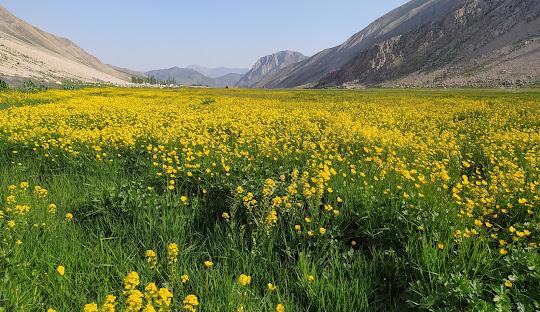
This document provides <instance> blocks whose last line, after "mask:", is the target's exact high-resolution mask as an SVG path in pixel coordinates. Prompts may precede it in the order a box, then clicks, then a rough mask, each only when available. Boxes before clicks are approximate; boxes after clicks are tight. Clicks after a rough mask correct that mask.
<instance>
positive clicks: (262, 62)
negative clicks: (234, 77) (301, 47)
mask: <svg viewBox="0 0 540 312" xmlns="http://www.w3.org/2000/svg"><path fill="white" fill-rule="evenodd" d="M305 59H307V57H306V56H305V55H303V54H302V53H299V52H293V51H280V52H277V53H274V54H271V55H267V56H264V57H261V58H260V59H259V60H258V61H257V63H255V65H253V67H252V68H251V70H250V71H249V72H247V73H246V74H245V75H244V77H242V79H240V80H239V81H238V82H237V83H236V85H237V86H240V87H260V86H263V85H260V84H259V82H260V81H261V80H263V79H264V78H265V77H267V76H269V75H271V74H272V73H274V72H277V71H279V70H280V69H282V68H284V67H286V66H288V65H291V64H295V63H298V62H300V61H303V60H305Z"/></svg>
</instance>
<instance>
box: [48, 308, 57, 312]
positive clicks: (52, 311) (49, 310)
mask: <svg viewBox="0 0 540 312" xmlns="http://www.w3.org/2000/svg"><path fill="white" fill-rule="evenodd" d="M47 312H56V310H53V309H48V310H47Z"/></svg>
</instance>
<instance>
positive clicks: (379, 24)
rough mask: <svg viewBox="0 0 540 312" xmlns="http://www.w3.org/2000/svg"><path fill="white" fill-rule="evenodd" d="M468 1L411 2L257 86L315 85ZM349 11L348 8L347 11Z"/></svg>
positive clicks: (274, 73) (266, 78)
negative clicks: (363, 54) (356, 58)
mask: <svg viewBox="0 0 540 312" xmlns="http://www.w3.org/2000/svg"><path fill="white" fill-rule="evenodd" d="M464 1H465V0H412V1H409V2H408V3H406V4H404V5H402V6H400V7H399V8H396V9H395V10H392V11H391V12H389V13H387V14H385V15H384V16H382V17H380V18H379V19H377V20H375V21H374V22H373V23H371V24H370V25H368V26H367V27H366V28H364V29H363V30H361V31H359V32H358V33H356V34H354V35H353V36H351V37H350V38H349V39H348V40H347V41H345V42H344V43H342V44H341V45H339V46H336V47H333V48H329V49H325V50H323V51H321V52H319V53H317V54H315V55H314V56H312V57H310V58H308V59H306V60H304V61H301V62H298V63H295V64H293V65H290V66H286V67H284V68H283V69H281V70H278V71H275V72H273V73H272V74H270V75H268V76H267V77H265V78H264V79H262V80H261V81H260V82H259V83H257V85H256V86H257V87H265V88H294V87H298V86H302V85H306V84H315V83H317V81H319V80H320V79H321V78H323V77H324V76H325V75H327V74H329V73H330V72H332V71H333V70H337V69H339V68H340V67H341V66H343V64H345V63H346V62H347V61H349V60H350V59H351V58H353V57H354V56H356V55H357V54H358V53H360V52H362V51H365V50H367V49H369V48H370V47H371V46H373V45H374V44H377V43H380V42H383V41H385V40H388V39H390V38H393V37H395V36H399V35H402V34H404V33H406V32H408V31H410V30H413V29H416V28H417V27H419V26H420V25H423V24H425V23H427V22H429V21H432V20H434V19H436V18H439V17H441V16H445V15H447V14H448V13H449V12H451V11H452V9H453V8H454V7H455V6H456V5H459V4H460V3H462V2H464ZM345 9H346V8H345Z"/></svg>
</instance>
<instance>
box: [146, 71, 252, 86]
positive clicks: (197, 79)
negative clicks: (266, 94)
mask: <svg viewBox="0 0 540 312" xmlns="http://www.w3.org/2000/svg"><path fill="white" fill-rule="evenodd" d="M199 68H200V67H199ZM208 70H209V71H211V70H212V69H208ZM219 71H223V72H227V69H226V68H225V67H222V68H221V69H215V70H214V74H215V73H217V72H219ZM144 74H145V75H147V76H154V77H155V78H156V79H158V80H162V81H166V80H168V79H174V80H175V81H176V82H177V83H181V84H183V85H185V86H193V85H196V86H203V85H204V86H209V87H214V88H223V87H226V86H233V85H234V84H235V83H236V82H237V81H238V80H239V79H240V78H242V76H243V75H242V74H239V73H234V72H229V73H227V74H225V75H223V76H220V77H216V78H211V77H208V76H206V75H203V74H202V73H200V72H199V71H197V70H195V69H193V68H181V67H177V66H175V67H172V68H167V69H157V70H151V71H147V72H144Z"/></svg>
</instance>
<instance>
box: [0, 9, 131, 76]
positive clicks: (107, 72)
mask: <svg viewBox="0 0 540 312" xmlns="http://www.w3.org/2000/svg"><path fill="white" fill-rule="evenodd" d="M0 75H1V76H10V77H26V78H34V79H47V80H55V81H62V80H77V81H83V82H104V83H111V84H126V83H128V79H130V77H128V75H127V74H124V73H121V72H119V71H117V70H115V69H113V68H111V67H109V66H107V65H105V64H103V63H102V62H101V61H100V60H99V59H97V58H96V57H94V56H92V55H90V54H88V53H86V52H85V51H84V50H83V49H81V48H80V47H79V46H77V45H76V44H75V43H73V42H72V41H70V40H68V39H66V38H60V37H57V36H55V35H52V34H49V33H47V32H45V31H42V30H40V29H38V28H36V27H34V26H32V25H30V24H28V23H26V22H24V21H22V20H21V19H19V18H17V17H15V16H14V15H13V14H11V13H10V12H9V11H8V10H6V9H5V8H4V7H2V6H0Z"/></svg>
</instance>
